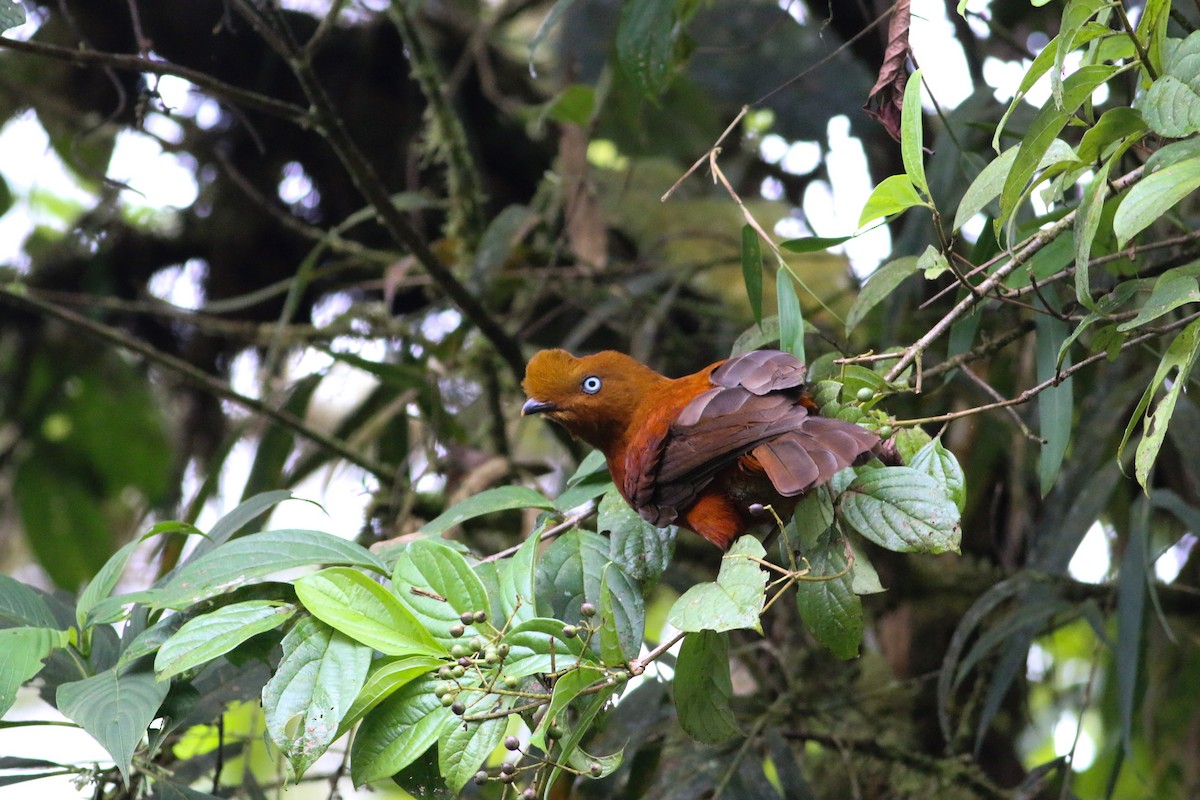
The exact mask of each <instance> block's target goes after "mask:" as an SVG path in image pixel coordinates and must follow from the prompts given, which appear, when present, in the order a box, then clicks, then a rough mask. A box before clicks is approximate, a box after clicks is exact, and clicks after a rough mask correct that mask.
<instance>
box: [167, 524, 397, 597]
mask: <svg viewBox="0 0 1200 800" xmlns="http://www.w3.org/2000/svg"><path fill="white" fill-rule="evenodd" d="M323 564H337V565H344V566H357V567H363V568H365V569H369V570H373V571H375V572H378V573H380V574H383V575H386V574H387V571H388V570H387V566H386V565H385V564H384V563H383V562H382V561H380V560H379V559H378V558H376V557H375V556H374V555H372V554H371V552H370V551H369V550H367V549H366V548H364V547H361V546H360V545H357V544H355V543H354V542H350V541H347V540H345V539H341V538H339V537H337V536H334V535H333V534H329V533H324V532H322V531H306V530H279V531H266V532H263V533H256V534H254V535H253V536H245V537H242V538H240V539H234V540H233V541H231V542H227V543H225V544H223V545H221V546H220V547H217V548H216V549H214V550H210V551H209V552H208V553H206V554H205V555H204V556H202V557H200V558H197V559H195V560H194V561H190V562H188V563H187V564H186V565H185V566H184V567H182V568H181V569H179V571H178V572H176V573H175V576H174V577H173V578H172V579H171V581H170V582H169V583H167V585H166V586H164V587H163V588H161V589H156V590H151V591H150V592H148V593H147V594H146V595H145V599H147V600H148V601H150V602H151V603H152V604H153V605H155V606H157V607H160V608H185V607H187V606H189V605H191V604H192V603H196V602H199V601H200V600H205V599H207V598H209V597H214V596H216V595H218V594H224V593H225V592H228V591H230V590H231V589H235V588H237V587H238V586H243V585H245V584H247V583H250V582H251V581H253V580H254V579H256V578H261V577H264V576H266V575H271V574H273V573H276V572H282V571H283V570H287V569H295V568H296V567H308V566H319V565H323Z"/></svg>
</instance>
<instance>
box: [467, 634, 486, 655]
mask: <svg viewBox="0 0 1200 800" xmlns="http://www.w3.org/2000/svg"><path fill="white" fill-rule="evenodd" d="M467 644H468V645H469V646H470V648H471V652H472V653H478V652H479V651H480V650H482V649H483V648H484V646H486V645H487V642H486V641H484V639H483V637H482V636H472V637H471V640H470V641H469V642H467Z"/></svg>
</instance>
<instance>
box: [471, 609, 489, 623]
mask: <svg viewBox="0 0 1200 800" xmlns="http://www.w3.org/2000/svg"><path fill="white" fill-rule="evenodd" d="M471 619H472V621H473V622H474V623H475V624H476V625H479V624H480V623H483V622H487V612H486V611H476V612H475V613H474V614H472V615H471Z"/></svg>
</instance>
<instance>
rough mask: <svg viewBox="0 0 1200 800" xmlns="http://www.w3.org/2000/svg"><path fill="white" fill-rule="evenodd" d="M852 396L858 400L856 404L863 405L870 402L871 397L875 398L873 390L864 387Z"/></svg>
mask: <svg viewBox="0 0 1200 800" xmlns="http://www.w3.org/2000/svg"><path fill="white" fill-rule="evenodd" d="M854 396H855V397H856V398H858V402H860V403H865V402H867V401H868V400H870V399H871V398H872V397H874V396H875V390H874V389H869V388H867V387H866V386H864V387H862V388H861V389H859V390H858V392H857V393H856V394H855V395H854Z"/></svg>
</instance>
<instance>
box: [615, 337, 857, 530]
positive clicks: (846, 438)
mask: <svg viewBox="0 0 1200 800" xmlns="http://www.w3.org/2000/svg"><path fill="white" fill-rule="evenodd" d="M803 378H804V365H803V364H801V363H800V362H799V361H798V360H797V359H796V358H795V357H793V356H791V355H789V354H787V353H783V352H780V351H755V352H752V353H747V354H745V355H744V356H740V357H737V358H732V359H730V360H728V361H726V362H724V363H723V364H721V366H719V367H717V368H716V369H715V370H713V372H712V374H711V376H710V380H711V381H712V382H713V383H714V384H715V385H714V387H713V388H712V389H710V390H708V391H706V392H704V393H703V394H700V395H698V396H697V397H696V398H695V399H693V400H692V401H691V402H690V403H688V404H687V405H686V406H685V407H684V408H683V410H682V411H681V412H680V414H679V416H678V417H677V418H676V419H675V421H674V422H673V423H672V424H671V426H670V427H669V428H668V429H667V430H666V431H665V433H664V435H662V436H661V437H658V438H656V440H655V441H654V442H653V447H651V448H647V449H645V450H643V451H642V453H641V459H640V462H639V463H638V464H637V465H636V468H634V467H635V465H634V464H630V467H631V469H630V470H629V471H628V472H627V476H628V477H627V481H629V482H630V483H631V485H630V486H628V487H627V488H628V489H630V490H631V494H629V495H628V496H629V497H630V498H631V500H632V501H633V504H634V507H635V508H638V509H639V511H640V512H641V513H642V516H643V517H645V518H646V519H648V520H650V521H651V522H656V520H658V522H656V524H666V522H662V520H666V521H667V522H669V521H670V520H671V519H674V517H675V515H676V513H677V510H678V509H685V508H686V507H687V506H688V505H689V504H690V503H691V502H692V501H694V500H695V498H696V496H697V495H698V494H699V493H700V492H701V491H703V489H704V487H705V486H707V485H708V483H709V482H710V481H711V480H712V478H713V476H714V475H716V473H717V472H719V471H720V470H721V469H722V468H723V467H725V466H727V465H728V464H730V463H732V462H733V461H735V460H737V459H739V458H741V457H742V456H745V455H747V454H751V455H752V456H753V457H754V458H755V459H756V460H757V461H758V462H759V463H760V464H761V465H762V467H763V469H764V471H765V472H766V473H767V477H768V478H770V480H771V483H772V484H773V485H774V486H775V489H776V490H777V491H778V492H779V493H780V494H782V495H784V496H793V495H797V494H800V493H801V492H804V491H805V490H807V489H809V488H811V487H813V486H816V485H820V484H822V483H824V482H826V481H828V480H829V479H830V478H832V477H833V475H834V474H835V473H836V472H838V471H839V470H841V469H844V468H845V467H848V466H850V465H851V464H853V463H854V462H855V461H856V460H857V459H858V458H859V457H860V456H861V455H863V454H864V453H866V452H868V451H869V450H870V449H871V448H872V447H874V446H875V445H876V444H877V443H878V441H879V439H878V437H877V436H875V434H873V433H871V432H870V431H867V430H865V429H864V428H862V427H860V426H858V425H855V424H853V423H850V422H845V421H843V420H837V419H828V418H824V417H815V416H812V415H810V414H809V410H808V408H807V407H805V405H804V404H803V403H801V401H800V399H801V392H802V386H803V383H802V382H803ZM632 484H636V485H632Z"/></svg>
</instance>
